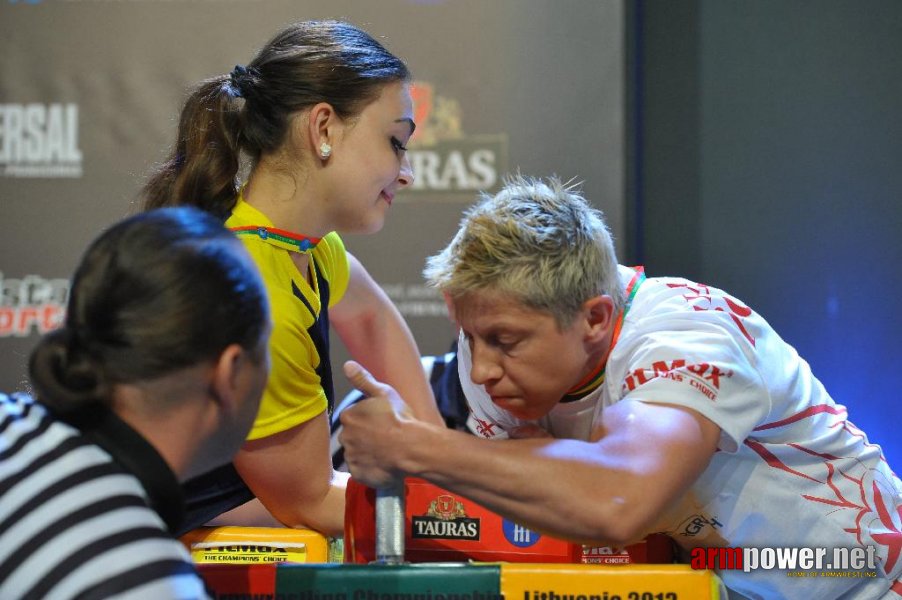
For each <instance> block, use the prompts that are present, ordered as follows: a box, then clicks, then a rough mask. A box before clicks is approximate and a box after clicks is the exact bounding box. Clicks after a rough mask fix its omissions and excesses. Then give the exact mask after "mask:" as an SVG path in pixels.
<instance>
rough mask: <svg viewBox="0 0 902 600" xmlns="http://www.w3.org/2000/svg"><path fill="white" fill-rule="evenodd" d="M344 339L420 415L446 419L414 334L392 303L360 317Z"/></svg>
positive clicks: (437, 421)
mask: <svg viewBox="0 0 902 600" xmlns="http://www.w3.org/2000/svg"><path fill="white" fill-rule="evenodd" d="M387 300H388V299H387V298H386V301H387ZM340 331H343V330H340ZM342 340H343V341H344V342H345V345H346V346H347V348H348V351H349V352H350V354H351V355H352V356H353V357H354V359H355V360H356V361H357V362H359V363H360V364H361V365H363V366H364V367H366V369H367V370H368V371H370V373H372V374H373V375H374V376H375V377H376V378H377V379H379V380H381V381H384V382H386V383H388V384H389V385H391V386H392V387H394V388H395V389H396V390H397V391H398V393H399V394H400V395H401V397H402V398H404V401H405V402H406V403H407V405H408V406H409V407H410V409H411V411H413V414H414V416H416V418H417V419H420V420H421V421H426V422H429V423H433V424H435V425H442V424H443V423H444V422H443V421H442V417H441V414H440V413H439V411H438V407H437V406H436V403H435V396H434V395H433V393H432V388H431V387H430V385H429V380H428V379H427V378H426V374H425V372H424V371H423V367H422V364H421V363H420V353H419V350H418V349H417V346H416V342H415V341H414V339H413V335H412V334H411V333H410V330H409V329H408V327H407V325H406V323H405V322H404V320H403V319H402V318H401V315H400V314H399V313H398V311H397V309H395V307H394V306H393V305H391V304H387V305H383V306H380V307H379V310H378V312H373V313H372V314H369V315H367V316H365V317H363V318H361V319H359V320H358V321H357V323H356V330H355V332H354V335H342Z"/></svg>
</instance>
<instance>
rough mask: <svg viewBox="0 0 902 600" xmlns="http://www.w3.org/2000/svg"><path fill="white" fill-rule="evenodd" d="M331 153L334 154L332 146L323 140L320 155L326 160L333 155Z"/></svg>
mask: <svg viewBox="0 0 902 600" xmlns="http://www.w3.org/2000/svg"><path fill="white" fill-rule="evenodd" d="M331 154H332V146H330V145H329V144H327V143H326V142H323V143H322V144H320V145H319V155H320V157H322V159H323V160H326V159H327V158H329V155H331Z"/></svg>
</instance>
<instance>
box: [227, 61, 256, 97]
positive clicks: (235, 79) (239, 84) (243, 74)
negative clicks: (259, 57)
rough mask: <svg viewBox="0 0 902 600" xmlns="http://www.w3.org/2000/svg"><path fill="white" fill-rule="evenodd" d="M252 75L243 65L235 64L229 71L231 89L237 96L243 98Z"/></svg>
mask: <svg viewBox="0 0 902 600" xmlns="http://www.w3.org/2000/svg"><path fill="white" fill-rule="evenodd" d="M252 77H253V75H252V74H251V72H250V71H248V69H247V67H245V66H243V65H235V68H234V69H232V72H231V73H229V79H230V80H231V82H232V90H233V92H234V95H235V96H236V97H238V98H244V97H245V95H246V93H247V86H248V85H249V84H250V83H251V78H252Z"/></svg>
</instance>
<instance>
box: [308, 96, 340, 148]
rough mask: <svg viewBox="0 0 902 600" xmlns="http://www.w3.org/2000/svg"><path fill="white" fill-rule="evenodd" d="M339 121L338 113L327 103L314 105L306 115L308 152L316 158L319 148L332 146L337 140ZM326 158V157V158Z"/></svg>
mask: <svg viewBox="0 0 902 600" xmlns="http://www.w3.org/2000/svg"><path fill="white" fill-rule="evenodd" d="M340 121H341V119H340V118H339V117H338V113H336V112H335V109H334V108H332V105H331V104H329V103H328V102H320V103H319V104H315V105H314V106H313V108H311V109H310V112H309V113H307V119H306V125H307V140H308V141H309V143H310V151H311V152H312V153H313V154H315V155H316V156H320V157H321V158H323V157H322V156H321V155H320V148H321V147H322V145H323V144H327V145H328V146H330V147H331V146H332V144H333V143H335V140H336V139H337V138H338V135H337V134H338V131H337V129H338V126H339V125H340ZM326 158H328V155H327V156H326Z"/></svg>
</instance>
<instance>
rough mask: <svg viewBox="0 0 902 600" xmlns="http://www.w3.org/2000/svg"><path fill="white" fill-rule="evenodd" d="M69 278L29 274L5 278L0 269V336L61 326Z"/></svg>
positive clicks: (21, 335) (48, 329) (39, 332)
mask: <svg viewBox="0 0 902 600" xmlns="http://www.w3.org/2000/svg"><path fill="white" fill-rule="evenodd" d="M68 298H69V280H67V279H44V278H43V277H41V276H39V275H26V276H25V277H22V278H21V279H12V278H9V277H6V278H4V277H3V273H2V272H0V338H4V337H26V336H28V335H31V333H32V332H36V333H38V334H44V333H47V332H48V331H50V330H52V329H56V328H57V327H59V326H60V325H61V324H62V322H63V318H64V316H65V314H66V302H67V300H68Z"/></svg>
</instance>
